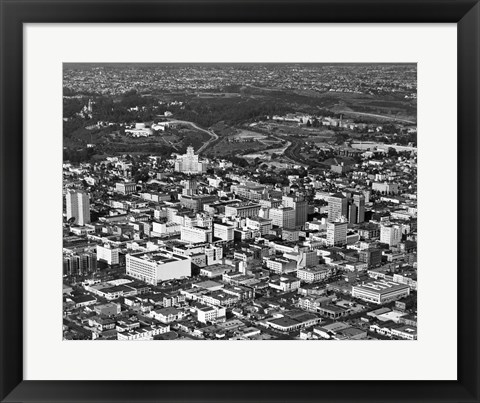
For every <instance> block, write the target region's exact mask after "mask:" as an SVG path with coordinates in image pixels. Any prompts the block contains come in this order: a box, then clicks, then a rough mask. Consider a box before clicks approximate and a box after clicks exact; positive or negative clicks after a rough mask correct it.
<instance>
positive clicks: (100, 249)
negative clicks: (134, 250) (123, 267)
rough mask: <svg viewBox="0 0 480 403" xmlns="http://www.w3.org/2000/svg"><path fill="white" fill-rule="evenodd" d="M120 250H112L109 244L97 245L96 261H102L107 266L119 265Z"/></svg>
mask: <svg viewBox="0 0 480 403" xmlns="http://www.w3.org/2000/svg"><path fill="white" fill-rule="evenodd" d="M119 253H120V248H114V247H112V246H111V245H109V244H105V245H103V246H102V245H97V260H102V261H104V262H106V263H107V264H109V265H115V264H119V263H120V259H119Z"/></svg>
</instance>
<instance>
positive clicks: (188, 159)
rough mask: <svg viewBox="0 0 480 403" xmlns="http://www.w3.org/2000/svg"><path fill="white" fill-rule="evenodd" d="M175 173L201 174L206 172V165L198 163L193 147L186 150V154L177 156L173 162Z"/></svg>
mask: <svg viewBox="0 0 480 403" xmlns="http://www.w3.org/2000/svg"><path fill="white" fill-rule="evenodd" d="M175 171H176V172H183V173H193V174H196V173H202V172H206V171H207V163H206V162H205V161H203V162H202V161H199V159H198V155H195V152H194V149H193V147H188V148H187V153H186V154H184V155H182V156H179V157H178V158H177V161H175Z"/></svg>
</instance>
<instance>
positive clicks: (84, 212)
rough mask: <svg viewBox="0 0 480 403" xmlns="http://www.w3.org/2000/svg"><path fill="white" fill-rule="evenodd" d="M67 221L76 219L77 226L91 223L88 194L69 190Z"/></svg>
mask: <svg viewBox="0 0 480 403" xmlns="http://www.w3.org/2000/svg"><path fill="white" fill-rule="evenodd" d="M66 201H67V220H69V219H70V218H75V224H77V225H82V226H83V225H85V224H89V223H90V201H89V198H88V194H87V193H86V192H84V191H83V190H69V191H67V194H66Z"/></svg>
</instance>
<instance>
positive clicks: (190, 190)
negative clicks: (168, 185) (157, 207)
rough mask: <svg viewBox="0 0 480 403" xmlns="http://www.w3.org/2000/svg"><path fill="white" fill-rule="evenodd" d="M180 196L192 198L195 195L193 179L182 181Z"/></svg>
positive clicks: (195, 185) (194, 181) (195, 189)
mask: <svg viewBox="0 0 480 403" xmlns="http://www.w3.org/2000/svg"><path fill="white" fill-rule="evenodd" d="M182 185H183V189H182V195H185V196H192V195H194V194H196V193H197V186H198V185H197V181H196V180H195V179H187V180H184V181H182Z"/></svg>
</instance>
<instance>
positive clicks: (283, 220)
mask: <svg viewBox="0 0 480 403" xmlns="http://www.w3.org/2000/svg"><path fill="white" fill-rule="evenodd" d="M270 220H272V225H276V226H277V227H281V228H295V210H294V209H293V208H291V207H282V206H280V207H278V208H272V209H270Z"/></svg>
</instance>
